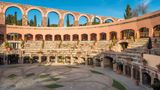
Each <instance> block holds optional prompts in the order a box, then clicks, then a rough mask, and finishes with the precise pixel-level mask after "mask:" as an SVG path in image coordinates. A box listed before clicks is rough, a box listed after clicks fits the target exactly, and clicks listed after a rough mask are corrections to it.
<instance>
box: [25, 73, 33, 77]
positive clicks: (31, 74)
mask: <svg viewBox="0 0 160 90" xmlns="http://www.w3.org/2000/svg"><path fill="white" fill-rule="evenodd" d="M34 75H35V74H34V73H29V74H27V75H26V77H31V76H34Z"/></svg>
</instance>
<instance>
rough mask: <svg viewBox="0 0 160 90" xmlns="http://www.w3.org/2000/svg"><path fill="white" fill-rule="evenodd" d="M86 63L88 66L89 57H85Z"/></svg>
mask: <svg viewBox="0 0 160 90" xmlns="http://www.w3.org/2000/svg"><path fill="white" fill-rule="evenodd" d="M85 65H86V66H88V59H87V57H85Z"/></svg>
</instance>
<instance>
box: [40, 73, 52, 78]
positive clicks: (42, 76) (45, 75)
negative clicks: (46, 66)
mask: <svg viewBox="0 0 160 90" xmlns="http://www.w3.org/2000/svg"><path fill="white" fill-rule="evenodd" d="M49 76H50V74H44V75H40V76H39V77H40V78H46V77H49Z"/></svg>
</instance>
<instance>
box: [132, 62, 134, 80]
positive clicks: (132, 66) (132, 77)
mask: <svg viewBox="0 0 160 90" xmlns="http://www.w3.org/2000/svg"><path fill="white" fill-rule="evenodd" d="M133 68H134V67H133V65H132V66H131V79H133Z"/></svg>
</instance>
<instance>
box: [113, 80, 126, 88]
mask: <svg viewBox="0 0 160 90" xmlns="http://www.w3.org/2000/svg"><path fill="white" fill-rule="evenodd" d="M112 86H113V87H115V88H117V89H118V90H126V88H125V87H124V86H123V85H122V84H121V83H119V82H118V81H116V80H113V84H112Z"/></svg>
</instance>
